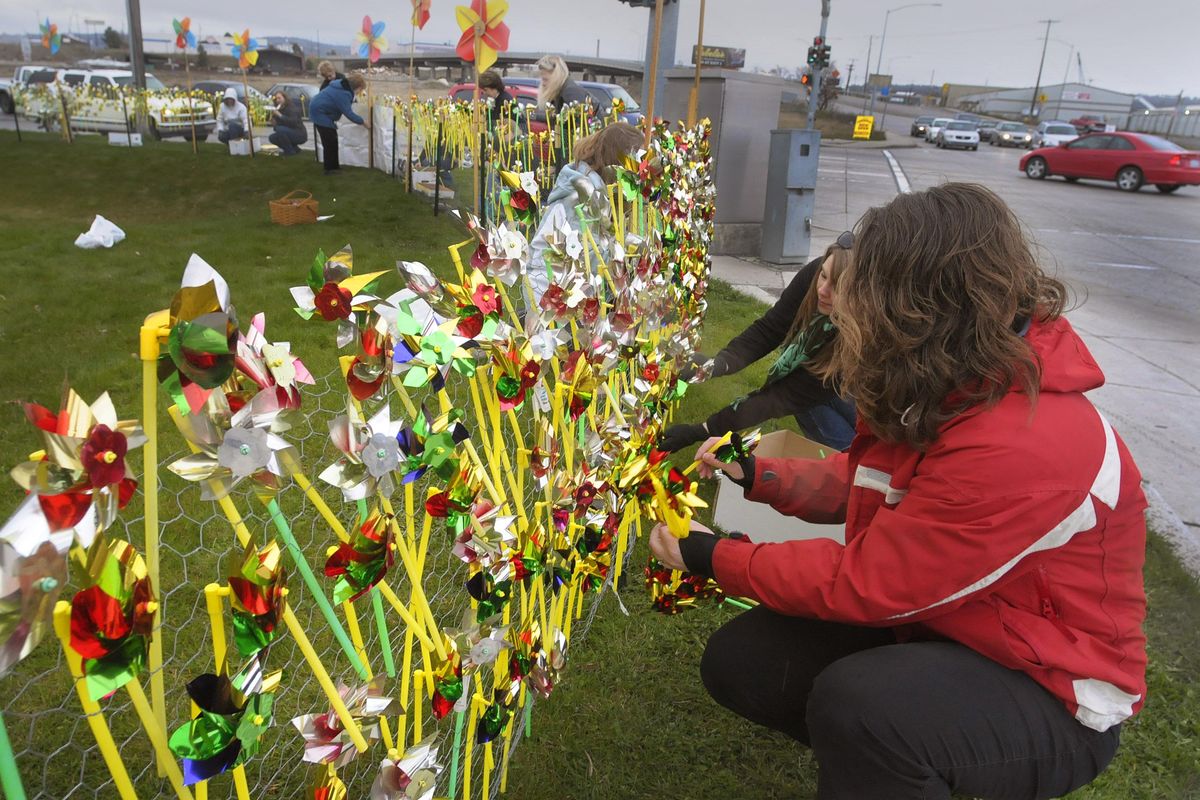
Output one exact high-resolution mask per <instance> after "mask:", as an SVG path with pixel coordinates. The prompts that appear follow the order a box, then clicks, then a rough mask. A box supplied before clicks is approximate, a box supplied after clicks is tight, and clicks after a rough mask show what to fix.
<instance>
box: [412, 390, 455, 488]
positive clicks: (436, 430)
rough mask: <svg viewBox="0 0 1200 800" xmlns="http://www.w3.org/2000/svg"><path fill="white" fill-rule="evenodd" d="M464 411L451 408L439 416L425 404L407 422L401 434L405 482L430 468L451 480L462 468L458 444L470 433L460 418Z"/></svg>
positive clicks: (413, 479) (438, 474)
mask: <svg viewBox="0 0 1200 800" xmlns="http://www.w3.org/2000/svg"><path fill="white" fill-rule="evenodd" d="M464 416H465V413H464V412H463V410H462V409H460V408H452V409H450V410H449V411H447V412H446V413H445V414H442V415H441V416H439V417H434V416H433V414H432V413H431V412H430V411H429V409H427V408H426V407H425V406H424V405H422V406H421V411H420V413H419V414H417V417H416V419H414V420H413V422H412V424H411V425H407V426H405V428H404V429H403V430H402V431H401V432H400V435H399V437H398V439H399V442H400V452H401V453H403V454H404V463H403V464H402V465H401V466H400V469H401V471H402V472H403V473H404V476H403V477H402V478H401V482H402V483H412V482H413V481H415V480H417V479H418V478H420V477H421V476H422V475H424V474H425V472H426V470H430V471H432V472H433V474H435V475H437V476H438V477H440V478H441V479H442V480H449V479H450V477H451V476H452V475H455V474H456V473H458V471H459V460H458V445H459V444H460V443H462V442H464V441H466V440H467V439H468V438H469V437H470V433H469V432H468V431H467V428H466V426H465V425H463V424H462V422H460V420H461V419H462V418H463V417H464Z"/></svg>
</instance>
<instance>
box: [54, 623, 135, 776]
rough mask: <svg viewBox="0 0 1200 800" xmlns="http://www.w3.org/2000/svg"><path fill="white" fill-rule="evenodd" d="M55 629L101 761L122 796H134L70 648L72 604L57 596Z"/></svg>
mask: <svg viewBox="0 0 1200 800" xmlns="http://www.w3.org/2000/svg"><path fill="white" fill-rule="evenodd" d="M54 632H55V633H56V634H58V639H59V641H60V642H62V648H63V654H64V655H65V656H66V658H67V668H68V669H70V671H71V677H72V678H74V679H75V693H76V694H78V695H79V704H80V705H81V706H83V713H84V715H85V716H86V718H87V722H88V727H90V728H91V729H92V735H93V736H95V737H96V746H97V747H99V748H100V755H101V757H103V758H104V765H105V766H107V767H108V772H109V774H110V775H112V780H113V785H115V786H116V787H117V793H118V794H120V795H121V800H137V792H136V791H134V789H133V782H132V781H130V780H129V773H128V772H127V771H126V770H125V762H124V761H122V760H121V753H120V751H119V750H117V744H116V742H114V741H113V737H112V731H111V730H109V728H108V722H106V721H105V719H104V711H103V710H101V708H100V706H99V705H98V704H97V703H96V702H95V701H94V700H92V698H91V695H89V694H88V690H87V685H86V684H85V683H84V679H83V659H82V658H81V657H80V656H79V654H78V653H76V652H75V651H74V650H72V649H71V604H70V603H68V602H67V601H66V600H59V601H58V604H57V605H55V606H54Z"/></svg>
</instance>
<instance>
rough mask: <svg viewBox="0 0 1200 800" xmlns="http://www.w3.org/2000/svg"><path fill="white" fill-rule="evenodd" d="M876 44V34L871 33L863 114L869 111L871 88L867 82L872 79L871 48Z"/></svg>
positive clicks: (868, 46)
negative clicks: (868, 103)
mask: <svg viewBox="0 0 1200 800" xmlns="http://www.w3.org/2000/svg"><path fill="white" fill-rule="evenodd" d="M874 46H875V35H874V34H871V37H870V38H869V39H867V60H866V70H867V75H866V77H865V78H863V114H866V113H867V98H868V97H869V96H870V95H871V88H870V87H869V86H867V84H868V83H870V81H871V48H873V47H874Z"/></svg>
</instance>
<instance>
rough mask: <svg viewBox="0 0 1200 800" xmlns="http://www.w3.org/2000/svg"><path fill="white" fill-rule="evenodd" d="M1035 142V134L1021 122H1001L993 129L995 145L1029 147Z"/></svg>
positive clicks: (992, 140)
mask: <svg viewBox="0 0 1200 800" xmlns="http://www.w3.org/2000/svg"><path fill="white" fill-rule="evenodd" d="M1032 142H1033V134H1032V133H1030V132H1029V128H1026V127H1025V126H1024V125H1022V124H1021V123H1019V122H1001V123H1000V124H999V125H997V126H996V130H994V131H992V138H991V143H992V146H993V147H1029V146H1030V145H1031V144H1032Z"/></svg>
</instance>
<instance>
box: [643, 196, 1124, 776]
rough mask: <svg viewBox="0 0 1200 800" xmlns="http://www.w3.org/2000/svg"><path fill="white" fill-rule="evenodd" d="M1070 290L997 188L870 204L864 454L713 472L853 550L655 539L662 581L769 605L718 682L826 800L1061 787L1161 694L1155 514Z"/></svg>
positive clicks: (853, 332)
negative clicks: (1151, 600)
mask: <svg viewBox="0 0 1200 800" xmlns="http://www.w3.org/2000/svg"><path fill="white" fill-rule="evenodd" d="M1065 297H1066V290H1065V288H1064V286H1063V285H1062V284H1061V283H1060V282H1058V281H1057V280H1054V279H1053V278H1051V277H1049V276H1047V275H1046V274H1045V273H1043V272H1042V270H1041V269H1040V268H1039V267H1038V265H1037V263H1036V261H1035V260H1034V257H1033V254H1032V252H1031V251H1030V248H1029V245H1028V243H1027V242H1026V241H1025V239H1024V237H1023V235H1022V233H1021V229H1020V226H1019V224H1018V222H1017V220H1016V217H1015V216H1014V215H1013V213H1012V212H1011V211H1010V210H1009V209H1008V207H1007V206H1006V205H1005V204H1004V202H1003V201H1002V200H1000V198H998V197H997V196H996V195H995V194H993V193H992V192H990V191H988V190H987V189H985V188H983V187H981V186H977V185H971V184H955V183H950V184H944V185H942V186H938V187H935V188H933V189H929V190H927V191H924V192H919V193H916V194H906V195H901V196H899V197H897V198H896V199H895V200H893V201H892V202H891V203H889V204H888V205H887V206H884V207H882V208H876V209H872V210H871V211H869V212H867V214H866V215H865V216H864V217H863V219H862V221H861V222H860V223H859V226H858V231H857V235H856V237H855V252H854V259H853V263H852V264H851V266H850V267H849V268H848V269H847V270H846V272H845V273H844V274H843V276H842V278H841V280H840V281H839V283H838V303H837V305H836V308H835V310H834V315H833V318H834V322H835V324H836V325H837V327H838V330H839V338H838V340H837V344H836V346H835V353H834V355H833V359H832V361H831V363H830V365H829V370H830V371H831V373H832V374H834V375H836V376H837V378H838V380H839V381H840V383H841V386H842V387H843V389H844V390H845V391H846V392H847V393H848V394H849V395H851V396H853V397H854V398H855V399H856V401H857V403H858V412H859V424H858V436H857V437H856V438H855V440H854V442H853V444H852V445H851V446H850V450H849V451H848V452H847V453H841V454H838V455H836V456H834V457H832V458H830V459H827V460H824V461H809V460H800V459H769V458H757V459H755V458H753V457H750V458H747V459H745V460H743V461H742V462H739V463H734V464H729V465H726V464H722V463H721V462H719V461H717V460H716V459H715V457H713V456H711V455H705V456H704V464H703V465H702V467H701V471H702V473H707V474H709V475H711V474H712V472H713V470H714V469H718V468H719V469H724V470H725V471H726V472H727V473H728V474H729V476H730V477H731V478H733V479H735V480H737V481H739V482H740V483H742V485H743V486H744V487H745V488H746V492H747V496H748V497H749V498H751V499H753V500H758V501H761V502H764V503H770V504H771V505H772V506H774V507H775V508H776V509H777V510H779V511H780V512H781V513H784V514H791V515H794V516H798V517H800V518H802V519H806V520H809V521H812V522H821V523H829V522H844V523H845V525H846V535H845V544H844V545H843V544H841V543H838V542H835V541H833V540H830V539H813V540H804V541H790V542H784V543H780V544H752V543H751V542H750V541H749V540H748V539H746V538H745V537H741V538H717V537H715V536H713V535H712V534H710V533H707V532H704V531H697V532H694V533H693V534H692V535H690V536H689V537H687V538H686V539H683V540H676V539H674V538H673V537H671V536H670V534H669V533H667V532H666V530H665V529H663V528H661V527H659V528H656V529H655V530H654V532H653V533H652V536H651V547H652V549H653V551H654V553H655V555H656V556H657V557H658V558H659V559H661V560H662V561H663V562H664V563H665V564H667V565H668V566H671V567H674V568H679V569H688V570H690V571H692V572H697V573H701V574H707V575H710V576H713V577H715V578H716V580H717V581H718V582H719V583H720V584H721V586H722V588H723V589H724V590H725V591H726V592H727V593H729V594H731V595H744V596H747V597H752V598H755V599H757V600H758V601H760V603H761V605H760V606H758V607H757V608H755V609H754V610H752V611H749V612H747V613H745V614H743V615H741V616H740V617H738V618H736V619H734V620H732V621H731V622H729V623H727V624H726V625H725V626H724V627H722V628H721V629H719V630H718V631H717V632H716V633H714V634H713V636H712V638H711V639H710V640H709V642H708V645H707V648H706V649H705V652H704V657H703V659H702V662H701V667H700V671H701V677H702V678H703V680H704V684H705V686H706V688H707V689H708V691H709V693H710V694H711V695H712V696H713V698H714V699H716V700H717V702H719V703H721V704H722V705H724V706H726V707H727V708H729V709H731V710H733V711H735V712H736V713H738V714H741V715H742V716H744V717H746V718H748V719H750V720H753V721H754V722H758V723H760V724H762V725H766V726H768V727H771V728H774V729H777V730H780V731H784V732H785V733H788V734H790V735H791V736H793V737H795V738H796V739H798V740H799V741H801V742H803V743H805V744H808V745H809V746H811V747H812V749H813V751H814V753H815V755H816V758H817V762H818V764H819V767H820V777H819V784H818V785H819V790H818V795H819V797H820V798H822V800H828V799H829V798H854V800H870V799H871V798H880V800H883V799H884V798H886V799H887V800H897V799H899V798H949V797H950V796H951V793H952V792H957V793H961V794H965V795H970V796H973V797H980V798H1022V799H1025V798H1049V797H1058V796H1060V795H1063V794H1066V793H1067V792H1070V791H1072V790H1073V789H1075V788H1077V787H1079V786H1082V785H1084V784H1086V783H1088V782H1089V781H1091V780H1092V779H1093V778H1095V776H1096V775H1098V774H1099V773H1100V772H1101V771H1102V770H1103V769H1104V767H1105V766H1106V765H1107V764H1108V762H1109V761H1110V760H1111V759H1112V757H1113V755H1114V754H1115V752H1116V749H1117V744H1118V741H1119V731H1120V727H1121V723H1122V721H1124V720H1125V719H1128V718H1129V717H1130V716H1132V715H1133V714H1135V713H1136V712H1137V711H1138V709H1139V708H1141V706H1142V703H1143V702H1144V700H1145V694H1146V682H1145V667H1146V651H1145V637H1144V635H1143V633H1142V627H1141V626H1142V620H1143V618H1144V616H1145V606H1146V598H1145V593H1144V591H1143V587H1142V559H1143V552H1144V549H1145V535H1146V530H1145V519H1144V517H1143V510H1144V509H1145V505H1146V503H1145V498H1144V497H1143V495H1142V490H1141V485H1140V482H1141V478H1140V475H1139V473H1138V469H1137V466H1136V465H1135V464H1134V463H1133V459H1132V458H1131V457H1130V455H1129V451H1128V450H1127V449H1126V448H1125V445H1124V444H1123V443H1122V442H1121V440H1120V438H1119V437H1118V436H1117V434H1116V433H1115V432H1114V431H1113V429H1112V426H1110V425H1109V423H1108V422H1107V421H1106V420H1105V419H1104V417H1102V416H1101V415H1100V413H1099V412H1098V411H1097V410H1096V408H1095V407H1094V406H1093V405H1092V404H1091V402H1090V401H1089V400H1088V399H1087V398H1086V397H1085V396H1084V392H1086V391H1088V390H1091V389H1094V388H1096V387H1098V386H1100V385H1101V384H1102V383H1103V381H1104V376H1103V374H1102V373H1101V372H1100V369H1099V367H1097V366H1096V362H1095V361H1094V360H1093V359H1092V356H1091V354H1090V353H1089V352H1088V351H1087V348H1086V347H1085V346H1084V344H1083V342H1082V341H1081V340H1080V339H1079V337H1078V336H1077V335H1076V334H1075V332H1074V330H1072V328H1071V326H1070V324H1069V323H1068V322H1067V321H1066V320H1065V319H1063V318H1062V317H1061V316H1060V315H1061V313H1062V310H1063V306H1064V303H1065ZM712 442H713V440H710V442H708V443H706V445H705V446H704V447H702V449H701V452H704V451H706V450H708V449H710V448H711V447H712ZM750 533H751V534H753V532H750Z"/></svg>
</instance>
